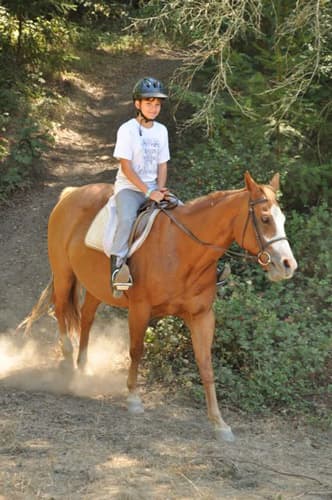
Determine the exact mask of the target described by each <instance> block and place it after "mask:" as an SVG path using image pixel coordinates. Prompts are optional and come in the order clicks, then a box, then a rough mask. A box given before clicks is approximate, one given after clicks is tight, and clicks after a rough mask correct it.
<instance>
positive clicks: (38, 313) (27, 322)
mask: <svg viewBox="0 0 332 500" xmlns="http://www.w3.org/2000/svg"><path fill="white" fill-rule="evenodd" d="M53 294H54V284H53V276H52V277H51V279H50V281H49V283H48V285H47V287H46V288H45V289H44V290H43V291H42V293H41V295H40V297H39V299H38V301H37V302H36V304H35V305H34V306H33V308H32V310H31V312H30V313H29V314H28V316H27V317H26V318H24V320H23V321H22V322H21V323H20V324H19V325H18V327H17V329H20V328H24V331H25V333H29V332H30V330H31V327H32V324H33V323H34V322H35V321H37V319H39V318H41V317H42V316H43V315H44V314H49V315H50V316H53V309H52V306H53Z"/></svg>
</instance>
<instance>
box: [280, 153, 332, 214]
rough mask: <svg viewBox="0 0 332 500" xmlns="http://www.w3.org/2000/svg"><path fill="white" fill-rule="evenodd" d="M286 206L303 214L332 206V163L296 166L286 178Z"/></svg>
mask: <svg viewBox="0 0 332 500" xmlns="http://www.w3.org/2000/svg"><path fill="white" fill-rule="evenodd" d="M283 193H284V197H283V199H284V204H285V205H286V207H288V208H291V209H294V210H298V211H299V212H303V211H305V210H308V209H310V207H315V206H318V205H319V204H322V203H324V202H325V203H327V204H328V205H330V206H332V163H326V164H323V165H317V164H309V165H307V164H302V165H299V164H294V165H293V166H292V167H291V168H290V169H289V171H288V172H287V174H286V176H285V181H284V187H283Z"/></svg>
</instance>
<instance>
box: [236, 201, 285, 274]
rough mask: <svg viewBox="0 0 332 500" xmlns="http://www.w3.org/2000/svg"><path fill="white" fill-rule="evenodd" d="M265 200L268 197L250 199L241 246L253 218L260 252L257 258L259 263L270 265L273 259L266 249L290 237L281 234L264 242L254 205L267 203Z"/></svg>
mask: <svg viewBox="0 0 332 500" xmlns="http://www.w3.org/2000/svg"><path fill="white" fill-rule="evenodd" d="M265 202H267V199H266V198H260V199H258V200H249V210H248V216H247V220H246V223H245V226H244V229H243V233H242V241H241V246H242V248H243V243H244V238H245V235H246V232H247V228H248V223H249V220H250V219H251V221H252V226H253V228H254V232H255V236H256V240H257V242H258V246H259V252H258V254H257V256H256V258H257V262H258V264H260V265H261V266H268V265H269V264H270V263H271V260H272V259H271V255H270V254H269V252H267V251H266V250H265V249H266V248H267V247H268V246H270V245H272V244H273V243H276V242H277V241H282V240H286V241H288V238H287V237H286V236H280V237H278V238H273V239H272V240H268V241H266V242H264V240H263V238H262V235H261V233H260V231H259V227H258V221H257V217H256V214H255V209H254V207H255V205H258V204H260V203H265Z"/></svg>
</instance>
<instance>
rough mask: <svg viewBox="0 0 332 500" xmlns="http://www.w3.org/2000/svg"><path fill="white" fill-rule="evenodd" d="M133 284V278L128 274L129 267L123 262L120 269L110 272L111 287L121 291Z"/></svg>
mask: <svg viewBox="0 0 332 500" xmlns="http://www.w3.org/2000/svg"><path fill="white" fill-rule="evenodd" d="M131 286H133V279H132V277H131V275H130V271H129V267H128V266H127V264H123V265H122V266H121V267H120V269H115V271H114V272H113V274H112V287H113V289H115V290H116V291H119V292H123V291H126V290H128V289H129V288H130V287H131Z"/></svg>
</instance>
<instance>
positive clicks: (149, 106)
mask: <svg viewBox="0 0 332 500" xmlns="http://www.w3.org/2000/svg"><path fill="white" fill-rule="evenodd" d="M161 103H162V99H159V98H157V97H148V98H146V99H140V100H136V101H135V106H136V108H137V109H139V110H140V111H142V113H143V115H144V116H146V118H148V119H149V120H154V119H155V118H157V116H158V115H159V113H160V109H161Z"/></svg>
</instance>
